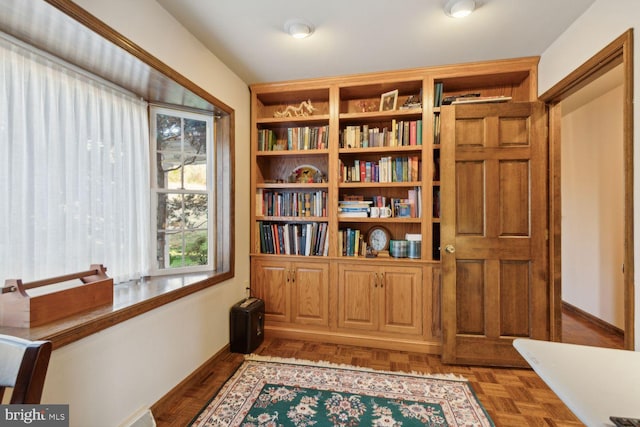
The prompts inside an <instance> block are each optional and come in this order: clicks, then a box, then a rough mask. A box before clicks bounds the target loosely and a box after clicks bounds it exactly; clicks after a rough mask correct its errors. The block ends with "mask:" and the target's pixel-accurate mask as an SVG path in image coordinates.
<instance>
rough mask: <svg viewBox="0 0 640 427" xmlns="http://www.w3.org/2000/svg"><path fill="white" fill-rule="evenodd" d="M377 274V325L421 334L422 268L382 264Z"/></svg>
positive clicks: (384, 328)
mask: <svg viewBox="0 0 640 427" xmlns="http://www.w3.org/2000/svg"><path fill="white" fill-rule="evenodd" d="M379 274H380V276H379V277H380V279H379V285H378V292H379V293H380V295H381V300H380V326H379V329H380V330H381V331H383V332H393V333H400V334H411V335H421V334H422V310H423V307H422V300H423V299H422V268H421V267H385V268H384V269H382V270H381V271H380V273H379Z"/></svg>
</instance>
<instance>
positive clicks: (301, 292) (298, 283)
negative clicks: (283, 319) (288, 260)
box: [291, 263, 329, 326]
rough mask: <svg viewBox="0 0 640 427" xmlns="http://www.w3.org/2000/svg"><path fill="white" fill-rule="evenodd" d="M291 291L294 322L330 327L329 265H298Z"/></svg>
mask: <svg viewBox="0 0 640 427" xmlns="http://www.w3.org/2000/svg"><path fill="white" fill-rule="evenodd" d="M291 289H292V292H293V295H292V301H291V306H292V321H293V322H295V323H300V324H305V325H318V326H329V264H327V263H306V264H304V265H300V264H296V265H295V270H294V275H293V281H292V284H291Z"/></svg>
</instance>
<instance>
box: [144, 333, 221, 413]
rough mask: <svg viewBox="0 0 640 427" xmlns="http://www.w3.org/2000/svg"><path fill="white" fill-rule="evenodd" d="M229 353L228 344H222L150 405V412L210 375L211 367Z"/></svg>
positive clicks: (155, 410)
mask: <svg viewBox="0 0 640 427" xmlns="http://www.w3.org/2000/svg"><path fill="white" fill-rule="evenodd" d="M229 354H231V352H230V349H229V344H227V345H226V346H224V347H223V348H222V349H221V350H220V351H218V352H217V353H216V354H214V355H213V356H212V357H211V358H209V360H207V361H206V362H204V363H203V364H202V365H200V366H199V367H198V368H197V369H196V370H195V371H193V372H192V373H191V374H189V376H187V377H186V378H185V379H183V380H182V381H180V382H179V383H178V384H177V385H176V386H175V387H173V388H172V389H171V390H170V391H169V392H168V393H167V394H165V395H164V396H162V397H161V398H160V400H158V401H157V402H156V403H154V404H153V405H152V406H151V412H152V413H154V414H155V413H158V412H159V411H160V409H161V408H164V407H166V406H168V405H171V404H173V402H175V401H176V400H177V399H180V397H181V396H184V394H185V392H186V390H187V389H188V388H189V387H191V386H192V385H194V384H197V383H199V382H201V381H202V380H204V379H205V378H206V377H207V376H208V375H210V373H211V371H212V370H213V367H214V366H215V365H216V364H217V363H219V362H220V361H222V360H223V359H224V358H226V357H227V356H228V355H229Z"/></svg>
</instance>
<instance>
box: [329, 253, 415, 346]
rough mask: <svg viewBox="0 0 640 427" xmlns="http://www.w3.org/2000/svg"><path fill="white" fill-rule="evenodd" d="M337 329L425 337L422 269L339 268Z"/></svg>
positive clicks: (353, 265) (341, 266) (353, 266)
mask: <svg viewBox="0 0 640 427" xmlns="http://www.w3.org/2000/svg"><path fill="white" fill-rule="evenodd" d="M338 270H339V281H338V327H339V328H345V329H360V330H367V331H372V332H375V331H380V332H389V333H394V334H403V335H421V334H422V330H423V328H422V324H423V321H422V317H423V316H422V313H423V311H422V302H423V298H422V267H407V266H404V267H392V266H384V267H373V268H372V266H371V265H365V264H360V265H359V264H349V263H343V264H341V265H340V267H339V269H338Z"/></svg>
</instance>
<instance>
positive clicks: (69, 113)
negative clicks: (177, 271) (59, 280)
mask: <svg viewBox="0 0 640 427" xmlns="http://www.w3.org/2000/svg"><path fill="white" fill-rule="evenodd" d="M149 215H150V214H149V129H148V118H147V105H146V103H145V102H143V101H141V100H139V99H137V98H135V97H134V96H133V95H130V94H127V93H125V92H124V91H122V90H119V89H117V88H114V87H111V86H109V85H108V84H106V83H102V82H99V81H98V80H97V79H93V78H89V77H87V76H86V75H83V74H82V73H80V72H77V71H76V70H73V69H72V67H68V66H64V65H61V64H60V63H58V62H54V61H52V60H51V59H50V58H47V57H46V55H43V54H40V53H36V52H34V51H31V50H30V49H26V48H25V47H24V46H20V45H18V44H16V43H15V42H14V41H11V40H8V39H6V38H4V37H0V286H1V285H3V284H4V280H5V279H8V278H22V279H23V280H25V281H29V280H34V279H42V278H47V277H51V276H58V275H62V274H68V273H73V272H77V271H83V270H86V269H87V268H88V267H89V265H90V264H104V265H105V266H106V267H107V269H108V274H109V275H110V277H113V278H114V279H115V280H116V281H123V280H128V279H133V278H137V277H139V276H140V275H141V274H146V273H147V272H148V266H149V265H148V263H149V261H148V259H149V234H150V232H149Z"/></svg>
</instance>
